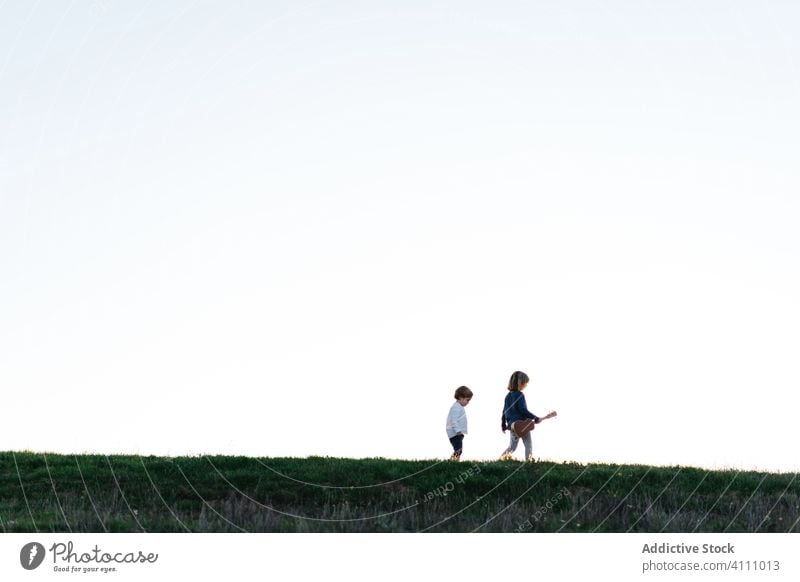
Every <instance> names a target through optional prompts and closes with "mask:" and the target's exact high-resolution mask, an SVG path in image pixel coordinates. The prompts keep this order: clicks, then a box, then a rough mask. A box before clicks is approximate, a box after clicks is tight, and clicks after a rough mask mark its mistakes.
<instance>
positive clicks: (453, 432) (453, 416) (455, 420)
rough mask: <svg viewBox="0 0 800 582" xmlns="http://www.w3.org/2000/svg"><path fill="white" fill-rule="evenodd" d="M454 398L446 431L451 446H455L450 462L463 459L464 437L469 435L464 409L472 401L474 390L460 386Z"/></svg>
mask: <svg viewBox="0 0 800 582" xmlns="http://www.w3.org/2000/svg"><path fill="white" fill-rule="evenodd" d="M454 396H455V399H456V401H455V402H454V403H453V406H451V407H450V413H449V414H448V415H447V426H446V430H447V437H448V438H449V439H450V444H451V445H453V454H452V455H451V456H450V460H451V461H458V460H460V459H461V451H462V449H463V444H464V435H465V434H467V412H466V411H465V410H464V407H465V406H466V405H467V404H469V401H470V400H472V390H470V389H469V388H467V387H466V386H459V387H458V388H456V393H455V395H454Z"/></svg>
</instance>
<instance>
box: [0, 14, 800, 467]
mask: <svg viewBox="0 0 800 582" xmlns="http://www.w3.org/2000/svg"><path fill="white" fill-rule="evenodd" d="M798 23H800V6H799V5H797V4H796V3H792V2H774V1H765V2H760V3H752V2H703V3H697V2H670V3H668V4H667V3H634V2H607V1H586V2H576V3H569V5H566V3H563V2H555V1H553V2H533V3H530V2H503V3H499V4H498V3H486V2H463V1H459V2H435V3H431V2H311V3H300V2H239V3H227V2H226V3H212V2H198V3H195V2H178V1H174V2H150V3H147V4H145V3H123V2H114V1H106V0H95V1H89V2H79V1H76V2H72V3H70V4H67V3H61V2H41V3H38V4H33V3H28V2H13V1H12V2H6V3H4V4H2V6H0V384H1V385H2V390H3V394H4V395H5V399H4V402H3V406H2V412H1V413H0V414H2V423H0V449H4V450H8V449H15V450H19V449H33V450H46V451H59V452H84V451H93V452H133V453H137V452H138V453H154V454H173V455H179V454H195V453H226V454H227V453H236V454H247V455H269V456H282V455H297V456H306V455H313V454H318V455H332V456H353V457H360V456H387V457H400V458H443V457H446V456H448V455H449V443H448V442H447V438H446V436H445V433H444V421H445V417H446V415H447V410H448V408H449V406H450V404H451V402H452V392H453V391H454V389H455V388H456V387H457V386H459V385H461V384H466V385H468V386H470V387H471V388H472V389H473V390H474V392H475V398H474V399H473V401H472V403H471V404H470V405H469V407H468V408H467V414H468V418H469V423H470V431H469V436H468V438H467V440H466V441H465V459H484V458H486V459H489V458H495V457H497V456H498V455H499V453H500V452H501V451H502V450H503V448H504V447H505V445H506V437H505V436H504V435H502V433H500V431H499V422H500V420H499V417H500V412H501V409H502V402H503V397H504V396H505V393H506V391H505V386H506V383H507V380H508V376H509V375H510V374H511V372H513V371H514V370H516V369H521V370H524V371H526V372H527V373H528V374H529V375H530V376H531V378H532V383H531V386H530V387H529V389H528V391H527V392H526V394H527V397H528V402H529V406H530V408H531V410H533V411H534V412H536V413H537V414H544V413H545V412H547V411H548V410H551V409H556V410H558V412H559V418H558V419H557V420H554V421H548V424H546V425H542V426H541V427H540V428H539V429H537V431H536V433H535V437H534V447H535V450H536V452H537V455H539V456H542V457H544V458H549V459H557V460H575V461H595V460H597V461H608V462H637V463H645V464H673V463H674V464H687V465H703V466H713V467H742V468H768V469H780V470H797V469H798V468H800V465H798V459H797V453H796V450H795V443H796V440H797V439H796V416H797V409H796V404H795V403H796V392H797V390H798V388H800V370H798V365H797V361H798V353H800V335H798V329H800V267H798V260H797V257H798V252H799V251H800V233H799V231H798V228H797V223H798V220H799V219H800V198H799V197H798V193H799V192H800V164H798V159H797V157H798V156H797V152H798V151H800V115H798V113H797V103H798V102H800V84H799V83H800V81H798V79H800V76H799V75H798V72H800V47H799V46H798V41H797V39H798V38H800V30H798V28H800V26H798ZM315 420H318V421H320V422H322V423H323V424H324V428H323V429H321V430H320V431H319V432H318V433H316V434H304V431H303V430H301V429H300V427H302V426H307V425H308V423H309V422H312V421H315Z"/></svg>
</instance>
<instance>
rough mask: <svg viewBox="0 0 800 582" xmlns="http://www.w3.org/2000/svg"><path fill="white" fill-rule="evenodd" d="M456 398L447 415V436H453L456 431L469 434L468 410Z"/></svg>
mask: <svg viewBox="0 0 800 582" xmlns="http://www.w3.org/2000/svg"><path fill="white" fill-rule="evenodd" d="M465 408H466V407H465V406H461V404H459V403H458V400H456V401H455V402H454V403H453V406H451V407H450V412H449V413H448V415H447V438H453V437H454V436H456V433H459V432H460V433H462V434H467V411H466V410H464V409H465Z"/></svg>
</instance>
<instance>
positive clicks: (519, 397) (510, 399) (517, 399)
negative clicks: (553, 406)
mask: <svg viewBox="0 0 800 582" xmlns="http://www.w3.org/2000/svg"><path fill="white" fill-rule="evenodd" d="M525 418H532V419H533V420H539V417H538V416H536V415H535V414H534V413H532V412H531V411H530V410H528V406H527V404H526V403H525V395H524V394H523V393H522V392H519V391H513V392H509V393H508V394H506V401H505V403H504V404H503V419H502V427H503V430H505V429H506V427H509V426H511V424H512V423H513V422H516V421H518V420H523V419H525Z"/></svg>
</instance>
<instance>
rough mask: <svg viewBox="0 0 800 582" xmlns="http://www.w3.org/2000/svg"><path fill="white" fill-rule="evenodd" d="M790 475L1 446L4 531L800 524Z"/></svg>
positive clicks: (753, 527) (641, 528)
mask: <svg viewBox="0 0 800 582" xmlns="http://www.w3.org/2000/svg"><path fill="white" fill-rule="evenodd" d="M798 516H800V479H797V478H795V475H792V474H769V473H757V472H737V471H706V470H703V469H697V468H690V467H647V466H640V465H579V464H575V463H562V464H559V463H549V462H544V463H537V464H525V463H520V462H515V461H509V462H482V463H471V462H469V461H466V462H462V463H453V462H449V461H438V460H433V461H425V460H420V461H401V460H392V459H339V458H328V457H311V458H306V459H298V458H261V459H259V458H251V457H217V456H215V457H176V458H164V457H139V456H125V455H122V456H119V455H115V456H108V457H106V456H104V455H78V456H73V455H55V454H42V453H30V452H24V453H19V452H17V453H13V452H6V453H0V532H68V531H72V532H104V531H109V532H140V531H148V532H187V531H188V532H241V531H246V532H419V531H431V532H471V531H478V532H523V531H524V532H556V531H564V532H584V531H586V532H591V531H598V532H627V531H632V532H659V531H664V532H693V531H697V532H723V531H728V532H791V531H794V532H798V531H800V524H798Z"/></svg>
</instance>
